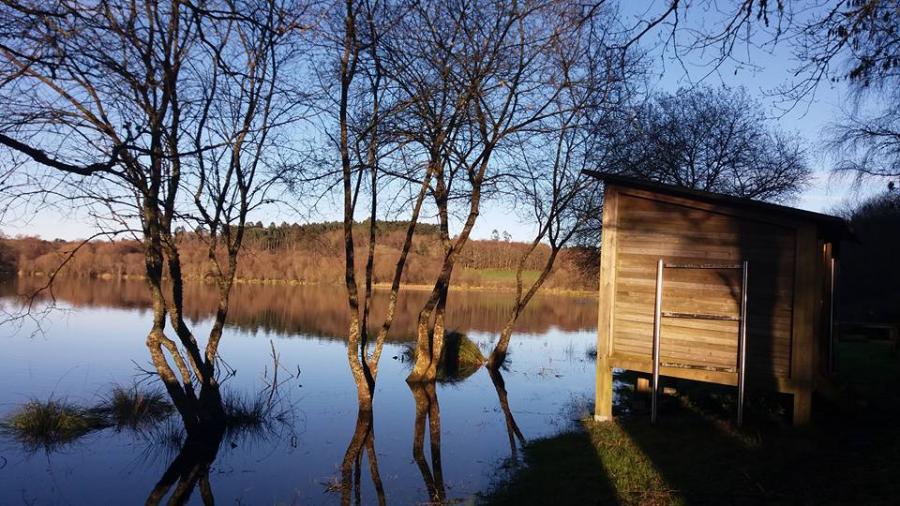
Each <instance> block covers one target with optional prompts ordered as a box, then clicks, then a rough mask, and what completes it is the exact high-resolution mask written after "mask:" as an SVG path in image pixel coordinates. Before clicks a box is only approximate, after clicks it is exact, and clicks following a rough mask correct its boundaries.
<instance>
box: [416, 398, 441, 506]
mask: <svg viewBox="0 0 900 506" xmlns="http://www.w3.org/2000/svg"><path fill="white" fill-rule="evenodd" d="M409 389H410V390H411V391H412V394H413V399H414V400H415V402H416V419H415V422H414V424H413V459H414V460H415V461H416V464H417V465H418V466H419V471H421V472H422V479H423V480H425V488H426V489H427V490H428V496H429V498H430V499H431V501H432V502H434V503H437V504H442V503H443V502H444V499H445V498H446V491H445V489H444V471H443V468H442V465H441V408H440V406H439V405H438V399H437V392H436V391H435V384H434V383H410V384H409ZM426 422H427V424H428V440H429V442H430V446H431V447H430V450H431V465H430V466H429V463H428V461H427V460H426V459H425V425H426Z"/></svg>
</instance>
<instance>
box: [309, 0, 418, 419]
mask: <svg viewBox="0 0 900 506" xmlns="http://www.w3.org/2000/svg"><path fill="white" fill-rule="evenodd" d="M408 10H409V7H408V6H406V5H405V3H403V2H390V1H382V0H366V1H354V0H347V1H345V2H343V4H342V5H340V6H339V9H336V12H335V13H333V14H332V16H331V19H333V20H336V22H335V24H336V25H339V26H340V27H339V28H338V27H335V28H333V29H332V30H330V31H329V33H336V34H340V37H339V38H335V40H334V41H331V44H330V45H328V46H327V47H326V51H325V54H324V59H325V61H326V62H330V61H333V60H334V57H333V55H334V54H335V52H337V53H338V54H339V55H340V58H339V63H338V65H337V67H338V68H337V71H336V73H337V75H338V79H337V81H338V82H339V83H340V84H339V87H338V90H337V92H336V93H334V92H333V90H332V89H331V87H329V86H328V85H327V84H326V94H325V95H326V99H325V100H326V104H331V103H333V104H334V105H336V107H337V118H336V119H337V125H338V131H339V136H338V138H332V139H331V142H332V144H333V145H335V146H337V148H338V152H339V154H340V166H341V183H342V190H343V210H344V219H343V229H344V253H345V268H344V281H345V285H346V290H347V302H348V306H349V309H350V326H349V333H348V344H347V359H348V362H349V364H350V370H351V372H352V374H353V376H354V380H355V383H356V385H357V394H358V398H359V402H360V409H362V410H371V406H372V396H373V394H374V390H375V381H376V378H377V375H378V362H379V360H380V358H381V353H382V350H383V346H384V341H385V339H386V337H387V334H388V332H389V331H390V328H391V325H392V324H393V319H394V312H395V310H396V306H397V299H398V295H399V290H400V282H401V279H402V276H403V272H404V269H405V267H406V262H407V259H408V257H409V252H410V249H411V247H412V242H413V237H414V234H415V228H416V225H417V223H418V220H419V215H420V213H421V212H422V208H423V205H424V201H425V198H426V196H427V190H428V188H429V185H430V182H431V177H432V172H431V170H430V169H426V170H425V171H424V173H422V174H420V175H418V177H419V179H416V176H412V175H410V174H415V173H416V171H417V169H418V167H417V166H416V165H415V164H413V166H412V167H406V168H403V167H401V168H400V169H399V170H394V169H392V167H393V166H396V162H395V163H393V164H392V163H391V161H392V160H397V159H399V160H400V163H401V164H404V165H405V164H406V163H407V159H406V158H405V156H404V155H403V154H402V150H403V148H404V140H403V138H402V136H401V137H400V138H398V134H397V131H396V127H395V126H394V123H395V121H396V120H395V116H396V114H397V113H398V111H402V109H403V107H404V105H405V104H404V103H403V102H402V101H401V100H400V99H398V98H397V97H396V96H395V94H394V93H392V92H391V90H392V89H393V88H395V87H396V86H397V82H396V81H395V80H394V77H395V74H391V72H390V68H389V64H390V63H386V62H385V60H386V59H387V58H388V57H387V56H386V53H388V52H389V51H390V48H389V47H388V46H387V44H386V43H385V42H384V41H385V39H387V38H389V37H390V36H391V34H392V32H393V31H394V30H395V29H396V27H397V26H398V25H399V20H400V19H401V18H402V17H403V16H404V15H405V14H406V13H407V12H408ZM325 67H326V69H328V68H330V67H329V65H328V63H326V65H325ZM321 80H322V81H323V82H325V83H329V82H330V81H332V80H331V79H329V77H328V76H327V75H326V76H322V77H321ZM334 95H337V96H336V97H335V96H334ZM326 116H327V115H326ZM406 185H409V186H410V187H411V188H412V198H411V200H410V201H408V202H407V204H409V205H408V208H409V209H410V211H409V212H410V216H409V219H408V222H407V225H406V233H405V236H404V240H403V244H402V245H401V248H400V254H399V256H398V258H397V262H396V265H395V269H394V274H393V277H392V280H391V288H390V295H389V303H388V307H387V309H386V311H385V314H384V315H383V316H384V319H383V323H382V325H381V327H380V329H379V330H378V332H377V334H376V336H375V339H374V347H373V349H372V350H371V351H370V348H369V345H370V341H371V339H370V335H369V333H370V322H371V320H372V314H371V303H372V296H373V291H374V264H375V248H376V241H377V237H378V234H377V230H378V222H379V218H380V217H382V218H383V217H384V216H385V215H386V212H385V211H384V210H381V213H379V210H380V209H381V207H382V204H381V201H380V199H379V196H380V195H381V194H382V193H383V192H385V191H388V190H391V191H397V189H398V187H401V188H402V187H404V186H406ZM361 195H362V196H363V201H365V200H366V199H367V200H368V212H367V215H366V221H367V227H368V237H367V239H368V248H367V251H366V256H365V271H364V281H363V288H362V290H360V286H359V283H358V281H357V272H356V271H357V269H356V244H355V242H354V237H353V227H354V224H355V223H356V220H357V209H358V208H359V207H360V196H361ZM360 292H362V303H360Z"/></svg>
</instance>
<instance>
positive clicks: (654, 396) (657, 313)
mask: <svg viewBox="0 0 900 506" xmlns="http://www.w3.org/2000/svg"><path fill="white" fill-rule="evenodd" d="M664 268H665V265H664V264H663V259H662V258H660V259H659V261H658V262H657V263H656V305H655V307H654V312H653V384H652V385H651V398H650V422H651V423H656V415H657V411H658V408H657V404H658V402H659V401H658V398H659V331H660V324H661V322H662V316H661V314H662V285H663V269H664Z"/></svg>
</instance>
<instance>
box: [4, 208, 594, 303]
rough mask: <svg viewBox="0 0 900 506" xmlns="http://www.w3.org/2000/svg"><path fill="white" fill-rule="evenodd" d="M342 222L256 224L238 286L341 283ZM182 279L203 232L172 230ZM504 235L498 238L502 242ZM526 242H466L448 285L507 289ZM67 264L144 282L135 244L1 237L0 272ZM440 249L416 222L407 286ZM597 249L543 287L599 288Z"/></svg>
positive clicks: (385, 275)
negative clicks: (251, 282)
mask: <svg viewBox="0 0 900 506" xmlns="http://www.w3.org/2000/svg"><path fill="white" fill-rule="evenodd" d="M406 226H407V224H406V223H405V222H399V221H384V222H379V223H378V237H377V239H376V250H375V251H376V255H375V270H374V280H375V283H376V284H377V283H384V284H389V283H390V282H391V276H393V272H394V267H395V264H396V262H397V258H398V256H399V254H400V247H401V245H402V243H403V239H404V234H405V229H406ZM342 227H343V224H342V223H340V222H325V223H312V224H304V225H300V224H288V223H282V224H281V225H276V224H274V223H272V224H270V225H268V226H265V225H263V224H262V223H256V224H250V225H248V227H247V230H246V238H245V240H244V247H243V250H242V252H241V261H240V262H239V265H238V270H237V278H238V280H240V281H257V282H289V283H290V282H294V283H323V284H339V283H343V282H344V246H343V230H342ZM356 227H358V228H359V230H358V231H355V232H356V233H355V234H354V237H355V238H356V245H357V248H359V251H365V248H367V247H368V234H367V229H366V228H365V227H367V223H359V224H357V225H356ZM176 237H177V240H178V241H179V250H180V252H181V260H182V263H183V270H184V275H185V277H186V278H188V279H195V280H199V279H205V278H207V277H209V276H210V275H211V271H210V269H211V268H212V266H211V264H210V261H209V259H208V257H207V245H206V241H205V235H204V233H203V232H201V231H199V230H198V231H188V230H184V229H179V230H178V231H177V233H176ZM501 237H503V238H501ZM527 247H528V244H526V243H521V242H514V241H511V240H509V235H508V234H503V235H502V236H501V234H499V233H495V234H493V239H490V240H473V241H470V242H469V243H468V244H467V245H466V247H465V249H464V250H463V253H462V255H461V257H460V259H459V262H458V264H457V269H456V271H455V272H454V276H453V277H454V284H455V285H457V286H465V287H481V288H513V287H515V270H516V265H517V262H518V261H519V258H520V257H521V256H522V253H523V251H524V250H525V249H526V248H527ZM76 249H77V251H76V253H75V254H74V255H73V256H72V258H71V259H69V260H68V261H67V262H65V266H64V267H63V268H62V269H61V270H60V272H59V275H60V276H64V277H88V278H120V277H123V278H140V277H143V275H144V273H145V272H146V271H145V267H144V253H143V249H142V247H141V245H140V243H139V242H138V241H136V240H132V239H126V240H115V241H109V240H96V241H91V242H88V243H86V244H83V245H82V244H81V242H78V241H63V240H59V239H57V240H52V241H48V240H44V239H40V238H36V237H21V236H20V237H16V238H4V239H2V240H0V270H2V271H3V272H6V273H18V275H20V276H47V275H49V274H50V273H53V272H54V271H55V270H57V269H58V268H59V266H60V265H61V264H62V263H63V262H64V261H65V260H66V258H67V257H68V256H70V255H71V253H72V251H75V250H76ZM549 252H550V248H549V247H548V246H546V245H540V246H539V248H538V251H537V252H536V253H535V254H533V255H532V256H531V257H530V258H529V260H528V262H527V264H526V271H525V276H524V277H525V282H528V281H531V280H533V279H534V277H536V276H537V270H538V269H539V268H540V267H541V266H542V264H543V263H544V261H545V260H546V257H547V255H549ZM442 254H443V250H442V247H441V244H440V237H439V235H438V228H437V226H436V225H431V224H423V223H420V224H418V225H417V227H416V235H415V239H414V241H413V246H412V250H411V252H410V258H409V261H408V265H407V268H406V270H405V271H404V274H403V283H405V284H406V285H424V284H430V283H433V282H434V279H435V276H436V275H437V272H438V271H439V270H440V267H441V260H442ZM597 254H598V253H597V250H596V249H593V248H581V247H572V248H567V249H565V250H563V251H562V252H561V253H560V256H559V258H558V259H557V261H556V263H555V266H554V268H553V273H552V275H551V277H550V278H549V279H548V280H547V283H546V285H545V286H546V287H547V288H550V289H555V290H593V289H594V288H595V287H596V285H597V262H598V257H597ZM357 260H358V265H357V268H358V270H359V272H362V271H363V269H364V264H363V262H364V261H365V256H364V255H358V259H357Z"/></svg>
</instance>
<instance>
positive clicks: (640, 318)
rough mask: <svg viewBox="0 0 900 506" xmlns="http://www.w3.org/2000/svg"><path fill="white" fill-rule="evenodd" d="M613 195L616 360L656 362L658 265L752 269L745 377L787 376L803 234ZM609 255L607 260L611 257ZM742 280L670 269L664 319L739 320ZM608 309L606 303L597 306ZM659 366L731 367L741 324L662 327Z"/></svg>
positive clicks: (651, 197) (750, 219)
mask: <svg viewBox="0 0 900 506" xmlns="http://www.w3.org/2000/svg"><path fill="white" fill-rule="evenodd" d="M614 191H615V192H616V193H617V195H616V196H615V197H614V198H616V199H617V212H616V220H615V223H614V224H608V225H613V227H614V230H612V231H610V230H605V231H604V233H607V232H613V233H614V234H615V236H616V237H615V241H613V243H614V244H615V249H616V251H615V253H614V255H613V257H614V258H615V271H616V273H615V288H614V297H613V309H612V311H611V312H612V321H611V322H610V323H611V324H612V325H611V329H610V330H611V331H612V339H611V343H610V348H611V349H610V350H609V351H610V353H611V355H613V356H619V357H635V356H636V357H640V358H641V359H646V358H647V357H649V356H650V354H651V348H652V336H653V304H654V292H655V282H656V279H655V278H656V262H657V260H658V259H659V258H663V259H664V260H665V261H666V262H674V263H723V264H733V263H739V262H741V261H742V260H745V259H746V260H749V261H750V277H749V293H748V295H749V302H748V313H749V326H748V346H749V354H748V377H749V378H750V379H751V380H753V379H764V378H766V377H768V378H772V379H774V378H785V377H788V376H790V370H791V345H792V342H791V340H792V319H793V316H794V315H793V313H792V311H793V308H792V306H793V287H794V271H795V257H796V243H797V232H796V229H795V228H792V227H790V226H786V225H783V224H778V223H774V222H771V221H766V220H765V219H761V218H760V217H758V216H754V215H753V214H752V213H750V212H741V211H740V210H737V211H736V210H735V209H733V208H728V207H716V206H713V205H709V204H705V203H700V202H696V201H693V200H688V199H681V198H678V197H672V196H668V195H661V194H656V193H652V192H647V191H643V190H636V189H622V188H617V189H615V190H614ZM606 253H607V252H603V254H604V255H605V254H606ZM738 272H739V271H720V270H703V271H696V270H676V269H667V270H666V271H665V274H666V279H665V282H664V288H665V290H664V294H663V311H677V312H690V313H713V314H722V315H733V316H737V315H738V312H739V303H740V280H739V273H738ZM601 304H602V301H601ZM661 336H662V337H661V361H662V362H675V363H680V364H690V365H694V366H706V367H734V366H735V361H736V356H737V339H738V324H737V322H729V321H709V320H686V319H664V320H663V326H662V331H661Z"/></svg>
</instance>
